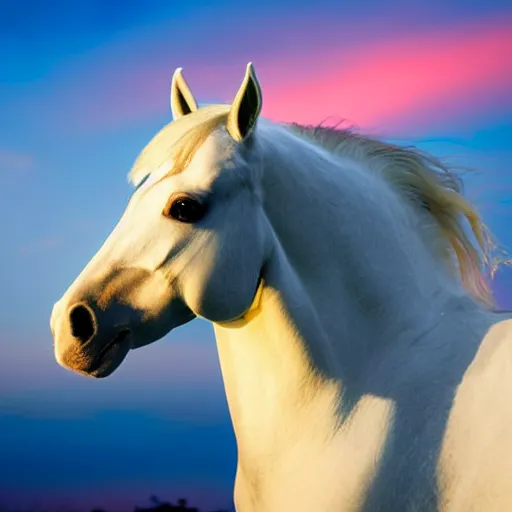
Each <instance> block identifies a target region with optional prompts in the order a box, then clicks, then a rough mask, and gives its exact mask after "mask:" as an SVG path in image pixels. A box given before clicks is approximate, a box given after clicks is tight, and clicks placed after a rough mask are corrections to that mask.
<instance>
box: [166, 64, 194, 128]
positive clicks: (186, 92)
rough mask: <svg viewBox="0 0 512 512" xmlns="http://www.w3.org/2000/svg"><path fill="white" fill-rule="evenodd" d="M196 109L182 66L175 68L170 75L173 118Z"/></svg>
mask: <svg viewBox="0 0 512 512" xmlns="http://www.w3.org/2000/svg"><path fill="white" fill-rule="evenodd" d="M196 110H197V103H196V100H195V99H194V95H193V94H192V92H191V91H190V88H189V86H188V84H187V82H186V80H185V78H183V74H182V68H177V69H176V71H175V72H174V75H172V83H171V112H172V118H173V119H174V120H176V119H179V118H180V117H183V116H186V115H187V114H190V113H191V112H195V111H196Z"/></svg>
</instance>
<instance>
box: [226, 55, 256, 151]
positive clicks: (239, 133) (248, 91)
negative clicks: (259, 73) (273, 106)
mask: <svg viewBox="0 0 512 512" xmlns="http://www.w3.org/2000/svg"><path fill="white" fill-rule="evenodd" d="M261 104H262V100H261V87H260V84H259V82H258V79H257V78H256V73H255V71H254V66H253V65H252V63H251V62H249V64H247V69H246V71H245V77H244V81H243V82H242V85H241V86H240V89H238V92H237V93H236V96H235V99H234V100H233V104H232V105H231V110H230V111H229V114H228V120H227V130H228V133H229V134H230V135H231V137H233V139H235V140H236V141H239V142H242V141H244V140H245V139H247V137H249V136H250V135H251V133H252V132H253V130H254V128H255V126H256V121H257V120H258V116H259V115H260V112H261Z"/></svg>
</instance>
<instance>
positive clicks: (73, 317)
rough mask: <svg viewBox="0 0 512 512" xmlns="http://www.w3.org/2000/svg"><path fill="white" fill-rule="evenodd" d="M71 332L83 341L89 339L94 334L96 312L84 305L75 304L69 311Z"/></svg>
mask: <svg viewBox="0 0 512 512" xmlns="http://www.w3.org/2000/svg"><path fill="white" fill-rule="evenodd" d="M69 320H70V324H71V334H72V335H73V336H74V337H75V338H78V339H79V340H80V341H82V342H86V341H87V340H89V339H90V338H91V337H92V336H93V334H94V314H93V312H92V311H91V310H90V309H89V308H87V307H85V306H82V305H79V306H75V307H74V308H73V309H72V310H71V312H70V313H69Z"/></svg>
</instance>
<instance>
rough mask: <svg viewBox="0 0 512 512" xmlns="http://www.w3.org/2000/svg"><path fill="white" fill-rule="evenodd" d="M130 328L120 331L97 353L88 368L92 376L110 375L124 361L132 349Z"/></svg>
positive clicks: (88, 372)
mask: <svg viewBox="0 0 512 512" xmlns="http://www.w3.org/2000/svg"><path fill="white" fill-rule="evenodd" d="M130 336H131V331H130V330H129V329H123V330H122V331H119V332H118V333H117V334H116V335H115V336H114V337H113V338H112V339H111V340H110V341H109V342H108V343H107V344H106V345H105V346H104V347H103V348H102V349H101V351H100V352H99V353H98V355H96V357H95V358H94V359H93V361H92V362H91V364H90V366H89V368H88V369H87V374H89V375H90V376H91V377H97V378H102V377H108V376H109V375H110V374H111V373H112V372H113V371H114V370H115V369H116V368H117V367H118V366H119V365H120V364H121V362H122V361H123V359H124V358H125V357H126V354H127V353H128V351H129V350H130V343H129V341H130Z"/></svg>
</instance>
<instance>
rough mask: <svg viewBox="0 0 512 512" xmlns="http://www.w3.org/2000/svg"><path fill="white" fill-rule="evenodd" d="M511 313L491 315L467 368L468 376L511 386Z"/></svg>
mask: <svg viewBox="0 0 512 512" xmlns="http://www.w3.org/2000/svg"><path fill="white" fill-rule="evenodd" d="M511 370H512V313H510V312H499V313H493V317H492V322H491V323H490V326H489V328H488V329H487V331H486V332H485V335H484V336H483V338H482V342H481V344H480V347H479V349H478V351H477V353H476V355H475V358H474V359H473V362H472V363H471V365H470V366H469V368H468V372H467V373H468V376H474V377H483V376H484V375H486V376H487V377H488V378H491V379H492V380H493V381H496V379H505V380H506V381H509V382H510V384H509V385H512V371H511ZM503 372H505V373H503Z"/></svg>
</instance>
